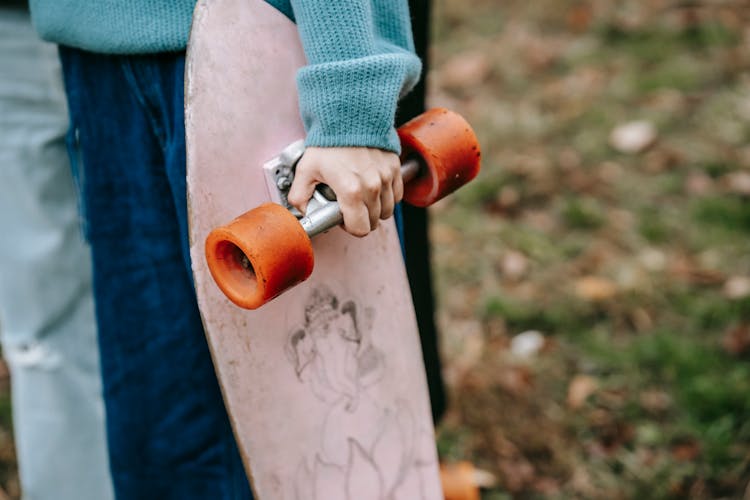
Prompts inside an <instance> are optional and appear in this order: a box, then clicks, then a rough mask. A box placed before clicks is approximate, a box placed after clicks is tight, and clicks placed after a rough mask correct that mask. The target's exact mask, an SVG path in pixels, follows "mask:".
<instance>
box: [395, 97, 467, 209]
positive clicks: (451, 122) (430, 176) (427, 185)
mask: <svg viewBox="0 0 750 500" xmlns="http://www.w3.org/2000/svg"><path fill="white" fill-rule="evenodd" d="M398 135H399V138H400V139H401V148H402V151H403V152H402V153H401V158H402V160H406V159H408V158H410V157H414V156H416V157H418V158H419V159H420V160H421V161H422V164H423V168H422V172H421V173H420V175H419V176H418V177H417V178H415V179H413V180H412V181H411V182H409V183H407V184H406V185H405V186H404V200H405V201H406V202H407V203H409V204H411V205H415V206H418V207H426V206H429V205H431V204H433V203H435V202H436V201H437V200H439V199H441V198H443V197H444V196H446V195H448V194H450V193H452V192H453V191H455V190H456V189H458V188H460V187H461V186H463V185H464V184H466V183H467V182H469V181H470V180H472V179H473V178H474V177H476V175H477V174H478V173H479V160H480V158H481V156H482V155H481V152H480V150H479V142H478V141H477V136H476V135H475V134H474V131H473V130H472V129H471V126H470V125H469V124H468V123H467V122H466V120H464V119H463V117H462V116H461V115H459V114H458V113H454V112H453V111H449V110H447V109H443V108H434V109H430V110H429V111H426V112H425V113H423V114H421V115H419V116H417V117H416V118H414V119H413V120H411V121H409V122H408V123H406V124H405V125H403V126H402V127H400V128H399V129H398Z"/></svg>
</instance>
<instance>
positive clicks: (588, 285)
mask: <svg viewBox="0 0 750 500" xmlns="http://www.w3.org/2000/svg"><path fill="white" fill-rule="evenodd" d="M575 292H576V295H578V296H579V297H580V298H582V299H584V300H587V301H589V302H603V301H606V300H609V299H611V298H613V297H614V296H615V295H617V285H615V283H614V282H613V281H611V280H609V279H607V278H600V277H598V276H586V277H583V278H581V279H579V280H578V281H576V283H575Z"/></svg>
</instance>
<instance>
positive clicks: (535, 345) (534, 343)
mask: <svg viewBox="0 0 750 500" xmlns="http://www.w3.org/2000/svg"><path fill="white" fill-rule="evenodd" d="M544 343H545V339H544V335H542V334H541V332H538V331H536V330H528V331H526V332H523V333H519V334H518V335H516V336H515V337H513V338H512V339H511V341H510V352H511V353H513V355H514V356H517V357H519V358H531V357H532V356H535V355H537V354H538V353H539V351H541V350H542V348H543V347H544Z"/></svg>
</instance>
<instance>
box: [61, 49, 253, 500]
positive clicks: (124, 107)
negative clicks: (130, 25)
mask: <svg viewBox="0 0 750 500" xmlns="http://www.w3.org/2000/svg"><path fill="white" fill-rule="evenodd" d="M60 55H61V58H62V61H63V72H64V76H65V84H66V92H67V94H68V101H69V105H70V112H71V119H72V122H73V125H74V130H75V134H76V135H75V137H76V139H77V141H78V145H79V147H80V150H81V153H82V155H81V159H82V161H81V163H80V164H79V165H78V177H79V179H80V183H81V186H82V191H83V199H84V210H85V215H86V222H87V232H88V236H89V240H90V243H91V248H92V254H93V260H94V291H95V296H96V314H97V320H98V324H99V337H100V349H101V363H102V372H103V381H104V394H105V404H106V408H107V414H108V420H107V434H108V440H109V450H110V461H111V467H112V475H113V480H114V484H115V491H116V495H117V497H118V498H121V499H138V500H141V499H151V498H153V499H159V500H162V499H171V498H174V499H180V500H186V499H187V500H189V499H201V500H202V499H244V498H250V490H249V486H248V482H247V479H246V478H245V476H244V471H243V470H242V465H241V462H240V460H239V454H238V453H237V448H236V444H235V441H234V438H233V436H232V433H231V428H230V426H229V421H228V418H227V415H226V411H225V409H224V405H223V401H222V399H221V394H220V391H219V387H218V383H217V380H216V376H215V373H214V369H213V365H212V363H211V358H210V355H209V351H208V346H207V344H206V340H205V336H204V333H203V327H202V324H201V320H200V316H199V313H198V309H197V304H196V300H195V292H194V289H193V286H192V277H191V276H192V275H191V273H190V270H189V269H190V268H189V257H188V256H187V253H186V252H187V240H186V227H187V226H186V224H187V222H186V217H185V214H186V201H185V196H186V195H185V145H184V124H183V115H182V108H183V104H182V101H183V97H182V87H183V76H182V72H183V70H184V56H182V55H179V54H173V55H170V54H165V55H159V56H143V57H119V56H105V55H97V54H92V53H87V52H83V51H79V50H75V49H69V48H61V50H60Z"/></svg>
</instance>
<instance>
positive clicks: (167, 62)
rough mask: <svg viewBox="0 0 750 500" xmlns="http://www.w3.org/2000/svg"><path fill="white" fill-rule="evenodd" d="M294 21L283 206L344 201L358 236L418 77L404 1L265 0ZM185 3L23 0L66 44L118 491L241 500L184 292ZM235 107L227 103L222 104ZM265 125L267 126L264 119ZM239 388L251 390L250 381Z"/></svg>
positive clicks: (377, 201)
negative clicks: (291, 146)
mask: <svg viewBox="0 0 750 500" xmlns="http://www.w3.org/2000/svg"><path fill="white" fill-rule="evenodd" d="M269 3H271V4H272V5H273V6H274V7H276V8H277V9H278V10H280V11H281V12H282V13H284V14H285V15H287V16H288V17H290V18H291V19H293V20H294V21H296V23H297V26H298V29H299V33H300V38H301V40H302V42H303V46H304V49H305V53H306V56H307V59H308V65H307V66H306V67H304V68H302V69H301V70H300V72H299V74H298V78H297V85H298V89H299V100H300V110H301V117H302V119H303V122H304V125H305V128H306V131H307V137H306V142H307V146H308V149H307V152H306V153H305V155H304V157H303V159H302V160H301V162H300V164H299V165H298V170H297V175H296V178H295V182H294V185H293V186H292V190H291V192H290V195H289V198H290V200H291V201H292V202H293V203H294V204H295V205H296V206H297V207H298V208H300V209H302V210H304V208H305V204H306V201H307V198H308V197H309V195H310V193H311V192H312V189H313V187H314V185H315V184H316V183H318V182H324V183H326V184H328V185H329V186H331V188H333V190H334V191H335V192H336V193H337V194H338V197H339V201H340V204H341V207H342V212H343V216H344V227H345V229H346V230H347V231H349V232H350V233H352V234H353V235H356V236H363V235H365V234H367V233H368V232H369V231H371V230H372V229H374V228H375V227H376V226H377V225H378V221H379V220H381V219H382V218H387V217H388V216H390V215H391V213H392V211H393V207H394V205H395V203H396V202H398V201H399V199H400V198H401V194H402V190H403V188H402V182H401V178H400V172H399V162H398V156H397V153H398V152H399V148H400V146H399V143H398V137H397V134H396V132H395V129H394V127H393V121H394V115H395V111H396V106H397V101H398V99H399V98H400V97H402V96H403V95H404V94H405V93H407V92H408V91H409V90H410V89H411V88H412V87H413V86H414V84H415V83H416V81H417V80H418V78H419V74H420V61H419V58H418V57H416V55H415V54H414V51H413V49H414V47H413V41H412V35H411V31H410V26H409V9H408V6H407V3H406V0H357V1H350V2H330V1H329V0H292V1H288V0H273V1H269ZM193 6H194V1H193V0H182V1H174V2H152V1H147V0H138V1H135V0H134V1H131V2H119V3H113V2H101V1H98V0H67V1H66V2H58V1H57V0H32V1H31V7H32V17H33V19H34V23H35V25H36V27H37V29H38V31H39V32H40V34H41V35H42V36H43V37H44V38H46V39H47V40H50V41H53V42H56V43H58V44H60V56H61V60H62V63H63V72H64V77H65V86H66V93H67V96H68V102H69V107H70V114H71V121H72V124H73V130H74V137H75V139H76V143H77V145H78V146H79V147H80V149H81V152H82V155H81V159H82V161H81V162H80V164H78V168H79V169H80V173H79V177H80V178H81V183H82V197H83V202H84V203H83V205H84V212H85V218H86V225H87V234H88V237H89V240H90V243H91V247H92V254H93V269H94V285H95V286H94V288H95V294H96V311H97V318H98V324H99V338H100V350H101V355H102V358H101V359H102V360H101V363H102V373H103V382H104V393H105V405H106V410H107V435H108V442H109V451H110V460H111V469H112V474H113V481H114V486H115V491H116V495H117V497H118V498H139V499H141V498H181V499H190V498H201V499H202V498H216V499H222V498H248V497H249V496H250V493H249V488H248V485H247V481H246V478H245V477H244V472H243V469H242V465H241V462H240V459H239V456H238V453H237V449H236V444H235V442H234V439H233V436H232V433H231V429H230V426H229V422H228V419H227V415H226V411H225V409H224V407H223V403H222V400H221V395H220V392H219V388H218V384H217V381H216V378H215V375H214V371H213V367H212V365H211V359H210V356H209V352H208V348H207V345H206V341H205V337H204V334H203V330H202V325H201V321H200V316H199V313H198V309H197V306H196V300H195V293H194V290H193V287H192V277H191V271H190V258H189V252H188V242H187V215H186V213H187V207H186V200H185V196H186V195H185V191H186V190H185V142H184V140H185V138H184V121H183V83H184V81H183V80H184V77H183V73H184V64H185V58H184V50H185V46H186V43H187V37H188V32H189V26H190V20H191V13H192V9H193ZM228 98H229V96H228ZM258 119H263V117H258ZM248 383H252V381H249V382H248Z"/></svg>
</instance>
